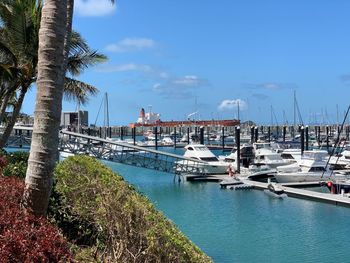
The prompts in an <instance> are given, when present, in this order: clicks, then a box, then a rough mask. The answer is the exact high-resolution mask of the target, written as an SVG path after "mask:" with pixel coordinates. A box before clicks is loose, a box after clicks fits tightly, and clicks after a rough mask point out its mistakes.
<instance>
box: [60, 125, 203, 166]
mask: <svg viewBox="0 0 350 263" xmlns="http://www.w3.org/2000/svg"><path fill="white" fill-rule="evenodd" d="M60 133H61V134H66V135H71V136H74V137H79V138H83V139H87V140H93V141H100V142H103V143H108V144H112V145H117V146H121V147H127V148H131V149H135V150H138V151H144V152H149V153H154V154H159V155H163V156H168V157H172V158H176V159H181V160H187V161H191V162H196V163H202V164H208V162H206V161H202V160H197V159H194V158H189V157H185V156H181V155H176V154H172V153H167V152H162V151H157V150H153V149H148V148H145V147H142V146H136V145H132V144H129V143H123V142H116V141H112V140H107V139H102V138H98V137H94V136H89V135H84V134H80V133H75V132H70V131H60Z"/></svg>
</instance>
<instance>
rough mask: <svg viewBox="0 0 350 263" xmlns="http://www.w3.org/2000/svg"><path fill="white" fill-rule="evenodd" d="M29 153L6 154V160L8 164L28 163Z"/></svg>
mask: <svg viewBox="0 0 350 263" xmlns="http://www.w3.org/2000/svg"><path fill="white" fill-rule="evenodd" d="M28 158H29V152H20V151H19V152H11V153H7V154H6V159H7V160H8V161H9V163H19V162H25V163H28Z"/></svg>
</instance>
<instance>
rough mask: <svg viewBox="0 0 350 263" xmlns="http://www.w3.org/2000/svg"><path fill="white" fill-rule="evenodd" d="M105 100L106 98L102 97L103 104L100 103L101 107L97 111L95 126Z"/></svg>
mask: <svg viewBox="0 0 350 263" xmlns="http://www.w3.org/2000/svg"><path fill="white" fill-rule="evenodd" d="M103 101H104V98H102V101H101V104H100V108H99V109H98V112H97V116H96V119H95V124H94V125H95V127H96V123H97V119H98V116H99V115H100V111H101V108H102V104H103Z"/></svg>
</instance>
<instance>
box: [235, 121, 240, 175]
mask: <svg viewBox="0 0 350 263" xmlns="http://www.w3.org/2000/svg"><path fill="white" fill-rule="evenodd" d="M235 135H236V147H237V159H236V161H237V173H240V171H241V167H240V166H241V128H240V127H239V126H238V127H235Z"/></svg>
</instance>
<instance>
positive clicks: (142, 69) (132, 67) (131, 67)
mask: <svg viewBox="0 0 350 263" xmlns="http://www.w3.org/2000/svg"><path fill="white" fill-rule="evenodd" d="M96 71H97V72H102V73H115V72H120V73H123V72H124V73H126V72H136V73H139V74H141V75H142V76H143V77H146V78H148V79H152V80H153V81H154V80H157V81H158V80H163V79H168V78H169V77H170V76H169V73H167V72H166V71H164V70H163V69H162V68H161V67H156V66H152V65H147V64H137V63H126V64H118V65H103V66H100V67H98V68H96Z"/></svg>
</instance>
